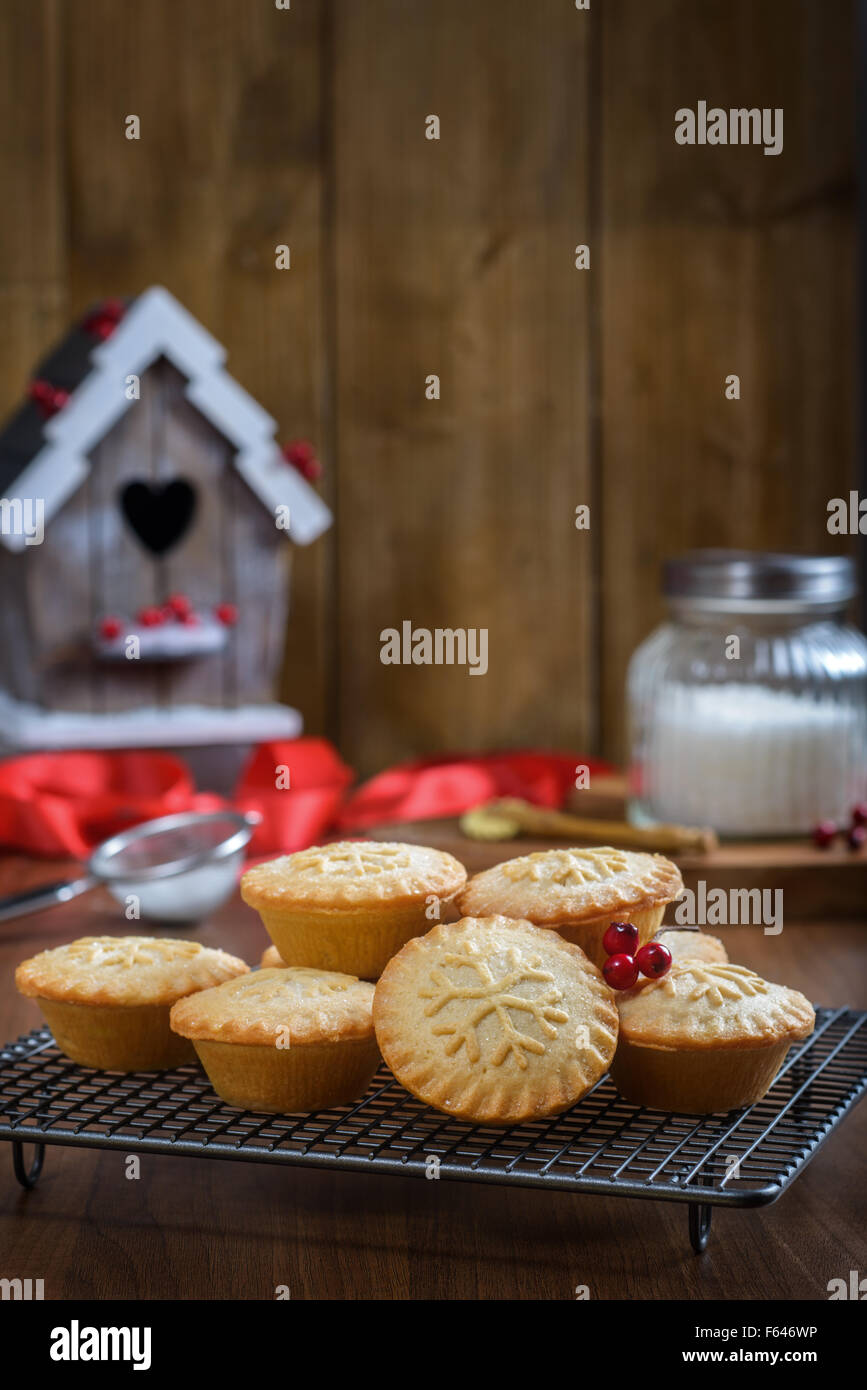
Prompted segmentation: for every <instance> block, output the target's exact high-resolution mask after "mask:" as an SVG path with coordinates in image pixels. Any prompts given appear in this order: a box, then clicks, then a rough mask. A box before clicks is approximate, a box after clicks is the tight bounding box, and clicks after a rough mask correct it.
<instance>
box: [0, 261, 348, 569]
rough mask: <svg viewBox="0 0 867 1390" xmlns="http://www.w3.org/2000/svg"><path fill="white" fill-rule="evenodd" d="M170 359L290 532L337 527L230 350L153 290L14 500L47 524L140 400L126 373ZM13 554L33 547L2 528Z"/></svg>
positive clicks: (2, 539)
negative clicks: (38, 504) (36, 508)
mask: <svg viewBox="0 0 867 1390" xmlns="http://www.w3.org/2000/svg"><path fill="white" fill-rule="evenodd" d="M158 357H166V358H168V360H169V361H170V362H172V363H173V365H174V366H175V367H177V369H178V371H180V372H182V373H183V375H184V376H185V377H187V378H188V385H187V389H186V396H187V399H188V400H189V401H190V403H191V404H192V405H193V406H195V408H196V410H198V411H199V413H200V414H201V415H203V416H204V417H205V418H206V419H207V420H209V421H210V423H211V424H212V425H213V426H214V428H215V429H216V430H218V431H219V432H220V434H222V435H223V436H224V437H225V438H226V439H228V441H229V442H230V443H231V444H232V445H234V447H235V449H236V451H237V452H236V459H235V462H236V465H237V468H238V471H239V473H240V474H241V476H242V477H243V478H244V479H245V481H246V482H247V483H248V485H249V486H250V488H251V489H252V490H253V492H255V494H256V496H257V497H258V498H259V499H260V501H261V502H262V503H263V505H264V506H266V507H267V508H268V509H269V510H270V511H271V512H272V513H273V512H275V510H276V508H277V507H278V506H281V505H288V507H289V526H288V531H287V535H288V536H289V538H290V539H291V540H293V541H295V542H296V544H298V545H309V544H310V542H311V541H314V540H315V539H316V538H317V536H320V535H322V533H323V531H327V529H328V527H329V526H330V525H331V519H332V518H331V513H330V511H329V510H328V507H327V506H326V505H325V503H324V502H323V501H322V498H321V497H320V496H319V494H318V493H317V492H316V491H315V490H314V489H313V488H312V487H310V486H309V484H308V483H307V482H306V481H305V480H304V478H302V477H301V475H300V473H298V471H297V470H296V469H294V468H292V466H291V465H290V464H287V463H286V462H285V461H284V460H283V458H282V455H281V454H280V452H279V450H278V449H277V446H276V444H275V442H274V433H275V431H276V429H277V425H276V422H275V421H274V420H273V419H272V418H271V416H270V415H269V414H268V412H267V411H265V410H263V409H262V407H261V406H260V405H259V404H258V403H257V402H256V401H255V400H254V399H253V397H252V396H251V395H250V394H249V393H248V392H247V391H245V390H244V388H243V387H242V386H240V385H239V384H238V382H237V381H235V379H234V377H231V376H230V375H229V373H228V372H226V371H225V370H224V368H223V363H224V362H225V359H226V353H225V351H224V349H223V348H222V347H221V346H220V344H219V343H218V342H217V340H216V339H215V338H212V337H211V335H210V333H208V332H207V331H206V330H205V329H204V328H202V326H201V324H200V323H198V322H197V320H196V319H194V318H193V316H192V314H190V313H189V312H188V311H187V310H186V309H185V308H184V307H183V305H182V304H179V303H178V301H177V300H176V299H175V297H174V295H171V294H169V292H168V290H165V289H162V288H161V287H160V286H158V285H157V286H154V287H153V288H151V289H149V290H145V291H144V293H143V294H140V295H139V297H138V298H137V299H136V300H134V301H133V303H132V304H131V305H130V308H129V309H128V311H127V313H126V314H125V316H124V317H123V319H122V320H121V322H120V323H119V325H118V327H117V328H116V329H115V331H114V333H113V334H112V336H111V337H110V338H108V339H107V340H106V341H105V342H104V343H101V344H100V345H99V346H98V347H96V348H94V350H93V352H92V353H91V356H90V360H91V363H92V364H93V368H92V371H91V372H90V375H89V376H87V377H85V379H84V381H82V383H81V385H80V386H79V387H78V388H77V389H76V391H75V392H74V393H73V396H72V399H71V400H70V402H69V404H68V405H67V406H65V407H64V409H63V410H61V411H59V412H58V414H57V415H55V416H53V417H52V419H51V420H49V421H48V422H47V423H46V426H45V430H44V433H45V438H46V443H45V444H44V445H43V447H42V448H41V449H40V451H39V453H38V454H37V455H36V456H35V458H33V459H32V460H31V462H30V463H29V464H28V465H27V467H26V468H25V469H24V470H23V471H22V473H21V474H20V475H19V477H18V479H17V481H16V483H15V486H14V494H12V495H14V496H15V497H18V498H21V499H22V501H23V500H34V501H35V500H36V499H40V500H41V501H42V502H43V504H44V518H45V522H46V523H48V522H49V521H50V520H51V518H52V517H53V516H54V514H55V513H56V512H57V511H59V509H60V508H61V507H62V506H63V504H64V502H65V501H66V499H67V498H68V497H70V496H71V495H72V493H73V492H74V491H75V490H76V488H77V487H79V486H80V484H81V483H82V482H83V481H84V479H85V478H86V477H87V474H88V473H89V471H90V461H89V459H88V457H87V455H88V454H89V453H90V452H91V451H92V450H93V449H94V448H95V447H96V445H97V444H99V443H100V441H101V440H102V439H104V438H105V436H106V435H107V434H108V432H109V430H110V429H111V428H112V426H113V425H115V424H116V423H117V421H118V420H119V419H120V418H121V416H122V415H123V414H124V412H125V411H126V410H128V409H129V407H130V406H131V405H133V404H134V403H135V402H134V401H131V400H127V398H126V394H125V380H126V377H128V376H130V375H132V374H135V375H136V376H141V375H142V374H143V373H144V372H145V371H146V370H147V368H148V367H149V366H150V365H151V363H153V362H154V361H156V359H157V358H158ZM0 543H2V544H3V545H5V546H6V548H7V549H8V550H12V551H19V550H23V549H24V548H25V545H24V538H23V537H22V536H15V535H6V534H3V533H2V532H0Z"/></svg>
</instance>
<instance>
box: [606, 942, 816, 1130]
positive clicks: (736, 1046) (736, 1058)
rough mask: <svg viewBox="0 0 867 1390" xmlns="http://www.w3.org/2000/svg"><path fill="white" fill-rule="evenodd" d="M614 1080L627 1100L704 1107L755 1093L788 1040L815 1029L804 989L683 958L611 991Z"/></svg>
mask: <svg viewBox="0 0 867 1390" xmlns="http://www.w3.org/2000/svg"><path fill="white" fill-rule="evenodd" d="M617 1007H618V1010H619V1012H620V1038H619V1041H618V1044H617V1052H616V1054H615V1057H614V1061H613V1063H612V1065H611V1078H612V1080H613V1081H614V1083H615V1085H616V1086H617V1089H618V1091H619V1092H620V1094H621V1095H622V1096H623V1097H624V1099H625V1100H628V1101H631V1102H632V1103H633V1104H634V1105H646V1106H649V1107H651V1108H652V1109H654V1110H674V1111H681V1112H685V1113H686V1114H698V1115H704V1114H709V1113H711V1112H712V1111H715V1110H735V1109H738V1108H739V1107H740V1106H743V1105H751V1104H752V1103H753V1102H754V1101H757V1100H760V1099H761V1097H762V1096H763V1095H764V1094H765V1092H766V1091H767V1089H768V1087H769V1086H770V1085H771V1082H772V1081H773V1079H774V1077H775V1076H776V1074H777V1072H778V1071H779V1069H780V1067H781V1066H782V1064H783V1059H784V1058H785V1056H786V1053H787V1052H788V1050H789V1048H790V1047H791V1045H792V1043H794V1042H797V1041H799V1040H800V1039H802V1038H807V1037H809V1036H810V1034H811V1033H812V1031H813V1027H814V1024H815V1014H814V1012H813V1007H812V1005H811V1004H810V1003H809V1002H808V1000H806V999H805V998H804V996H803V994H798V992H797V991H796V990H793V989H787V988H786V986H785V985H774V984H769V983H768V981H767V980H763V979H762V978H761V976H760V975H755V974H753V972H752V970H746V969H744V967H743V966H741V965H731V964H728V963H726V962H722V961H680V962H678V963H675V964H674V965H672V967H671V969H670V970H669V971H668V974H667V975H665V976H664V977H663V978H662V979H659V980H644V981H642V982H641V983H640V984H638V985H636V986H635V987H634V988H633V989H630V990H627V991H625V992H623V993H621V994H618V995H617Z"/></svg>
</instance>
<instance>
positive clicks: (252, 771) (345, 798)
mask: <svg viewBox="0 0 867 1390" xmlns="http://www.w3.org/2000/svg"><path fill="white" fill-rule="evenodd" d="M582 763H583V764H586V765H587V766H588V767H589V769H590V772H591V775H592V774H593V773H594V772H599V773H601V772H607V771H609V770H610V769H609V768H608V766H607V764H605V763H602V762H598V761H595V760H593V759H587V758H581V757H578V756H577V755H568V754H563V753H540V752H534V751H531V750H524V751H518V752H503V753H486V754H478V755H472V756H464V755H461V754H451V755H447V756H441V757H436V758H419V759H416V760H415V761H413V762H408V763H402V764H401V765H399V766H398V767H393V768H389V769H387V771H385V772H381V773H379V774H378V776H376V777H373V778H372V779H371V780H370V781H369V782H367V783H365V784H364V785H363V786H362V787H359V788H358V789H357V790H355V791H354V792H351V793H349V794H348V795H347V789H348V787H349V784H350V783H351V782H352V780H353V774H352V770H351V768H349V767H347V766H346V764H345V763H344V762H343V761H342V760H341V758H340V756H339V754H338V753H337V750H336V749H335V748H334V747H333V745H332V744H330V743H328V742H327V741H326V740H325V739H318V738H300V739H294V740H291V741H282V742H275V743H263V744H260V745H259V747H258V748H256V749H255V751H254V752H253V754H252V755H251V757H250V759H249V761H248V762H247V764H246V766H245V768H244V770H243V772H242V774H241V778H240V781H239V783H238V786H237V788H236V789H235V795H234V798H233V800H232V801H231V802H229V801H227V800H226V799H225V798H223V797H220V796H217V795H216V794H214V793H212V792H197V791H196V789H195V787H194V785H193V782H192V778H191V777H190V773H189V770H188V768H187V767H186V765H185V764H184V763H183V762H182V761H181V760H180V759H179V758H176V757H173V756H172V755H171V754H168V753H152V752H139V753H116V752H108V753H105V752H83V753H76V752H69V753H33V754H30V755H28V756H27V757H21V758H10V759H8V760H7V761H5V762H0V843H2V844H4V845H6V846H7V847H10V848H13V849H18V850H24V851H26V852H28V853H32V854H48V855H66V854H70V855H74V856H75V857H76V858H79V859H83V858H86V857H87V855H88V854H89V852H90V850H91V849H92V848H93V847H94V846H95V845H97V844H99V842H100V841H101V840H104V839H106V838H107V837H108V836H109V835H112V834H116V833H117V832H118V831H119V830H123V829H125V828H126V827H127V826H130V825H136V824H137V823H139V822H140V821H144V820H150V819H153V818H155V817H156V816H165V815H170V814H171V813H172V812H174V811H188V810H195V811H215V810H219V809H220V808H221V807H224V806H227V805H234V806H236V807H237V808H238V809H239V810H243V811H258V812H259V814H260V815H261V817H262V821H261V824H260V825H259V826H258V827H257V830H256V833H255V835H254V837H253V840H252V842H251V845H250V853H251V854H252V855H264V854H276V853H279V852H281V851H284V852H286V851H292V850H296V849H302V848H303V847H304V846H305V845H309V844H314V843H316V842H317V841H319V840H321V839H322V838H323V837H324V836H326V835H328V834H329V833H338V832H343V833H352V832H357V831H361V830H365V829H367V828H369V827H370V826H372V825H378V824H382V823H385V822H391V821H401V820H426V819H429V818H432V817H437V816H454V815H459V814H460V813H461V812H462V811H465V810H467V809H468V808H469V807H471V806H477V805H478V804H479V802H481V801H487V800H489V799H490V798H492V797H496V796H519V797H523V798H524V799H525V800H527V801H532V802H535V803H536V804H537V805H541V806H559V805H560V804H561V803H562V801H563V799H564V797H565V795H566V792H567V791H568V790H569V788H570V787H571V786H572V785H573V783H574V778H575V768H576V766H578V765H579V764H582ZM280 769H288V778H287V777H286V774H285V773H281V772H280ZM278 778H280V779H281V780H283V781H284V785H283V786H280V785H279V784H278ZM287 780H288V783H289V785H288V787H287V786H286V785H285V782H286V781H287Z"/></svg>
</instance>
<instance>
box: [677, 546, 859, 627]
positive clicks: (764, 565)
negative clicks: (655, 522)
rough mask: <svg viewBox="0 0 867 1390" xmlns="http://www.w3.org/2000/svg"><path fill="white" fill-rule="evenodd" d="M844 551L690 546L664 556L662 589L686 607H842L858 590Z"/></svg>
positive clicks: (853, 569) (764, 608)
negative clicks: (808, 552) (794, 551)
mask: <svg viewBox="0 0 867 1390" xmlns="http://www.w3.org/2000/svg"><path fill="white" fill-rule="evenodd" d="M857 590H858V584H857V580H856V577H855V565H854V563H853V561H852V559H851V557H850V556H848V555H782V554H776V553H774V552H773V551H770V550H710V549H709V550H691V551H688V552H687V553H686V554H685V555H680V556H677V557H676V558H674V559H672V560H667V561H666V562H665V566H664V568H663V580H662V592H663V594H664V595H665V597H666V598H667V599H670V600H671V601H672V602H673V603H674V604H676V605H681V604H682V605H683V606H684V607H689V608H702V609H714V608H728V609H750V610H752V611H754V612H755V611H760V610H763V611H765V612H769V611H776V612H780V611H789V612H791V611H796V610H798V609H811V608H841V607H843V605H844V604H846V603H848V601H849V599H851V598H852V596H853V595H854V594H855V593H857Z"/></svg>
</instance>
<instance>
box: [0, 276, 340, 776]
mask: <svg viewBox="0 0 867 1390" xmlns="http://www.w3.org/2000/svg"><path fill="white" fill-rule="evenodd" d="M225 356H226V354H225V352H224V350H223V348H222V347H221V346H220V344H219V343H217V342H216V341H215V340H214V339H213V338H212V337H211V336H210V334H209V333H207V332H206V331H205V329H204V328H203V327H202V326H201V325H200V324H199V323H197V322H196V320H195V319H194V318H193V317H192V316H191V315H190V314H189V313H188V312H187V311H186V309H184V308H183V307H182V306H181V305H180V304H179V303H178V301H177V300H176V299H174V298H173V296H172V295H171V294H169V293H168V292H167V291H166V290H164V289H161V288H153V289H149V290H147V291H145V293H143V294H141V295H140V296H139V297H138V298H136V299H135V300H133V301H132V302H131V303H129V304H123V303H121V302H119V301H109V302H108V303H106V304H104V305H102V306H100V308H99V309H97V310H96V311H95V312H94V313H92V314H91V315H89V316H88V318H86V319H85V320H84V322H83V323H81V324H79V325H78V326H77V327H76V328H74V329H73V330H72V332H70V334H69V335H68V336H67V337H66V338H65V339H64V341H63V342H62V343H60V344H59V345H58V346H57V348H56V349H55V350H54V352H52V353H51V354H50V355H49V357H48V358H47V359H46V360H45V361H44V362H42V363H41V365H40V367H39V369H38V373H37V376H38V379H37V380H36V381H35V382H34V384H33V386H32V387H31V391H30V398H29V399H28V401H27V403H26V404H25V405H24V406H23V407H22V408H21V409H20V410H19V411H18V413H17V414H16V415H15V416H14V418H13V419H12V420H11V421H10V422H9V423H8V425H7V426H6V428H5V430H4V431H3V432H2V433H0V591H2V595H3V598H2V604H0V731H2V732H0V738H2V741H3V744H4V746H5V750H6V751H9V750H11V749H16V750H25V749H37V748H61V747H62V748H98V747H103V748H105V747H147V746H168V747H172V746H189V745H195V744H221V743H235V744H243V743H249V742H256V741H259V740H262V739H268V738H278V737H292V736H294V735H296V734H297V733H298V732H300V726H301V720H300V716H299V715H298V713H297V711H295V710H293V709H290V708H288V707H287V706H285V705H281V704H278V703H276V702H275V698H274V695H275V685H276V681H277V678H278V676H279V670H280V665H281V659H282V654H283V641H284V634H285V631H286V621H287V614H288V600H289V568H288V555H289V551H290V550H291V543H295V544H298V545H307V544H309V543H310V542H311V541H313V540H315V539H316V538H317V536H319V535H321V534H322V532H323V531H325V530H326V529H327V528H328V526H329V525H330V523H331V515H330V513H329V511H328V508H327V507H326V506H325V504H324V503H323V502H322V500H321V499H320V497H319V496H318V494H317V493H316V492H315V491H314V489H313V488H312V487H311V486H310V484H309V482H308V481H307V480H306V479H305V477H303V476H302V473H301V472H300V471H299V468H298V467H295V466H292V464H291V462H288V461H287V458H286V457H285V456H284V453H282V452H281V450H280V448H279V446H278V444H277V443H276V442H275V438H274V433H275V429H276V425H275V422H274V420H272V419H271V417H270V416H269V415H268V414H267V413H266V412H265V411H264V410H263V409H262V408H261V407H260V406H259V405H258V404H257V403H256V402H255V401H254V400H253V399H252V398H251V397H250V396H249V395H248V394H247V392H246V391H244V390H243V389H242V388H241V387H240V386H239V385H238V383H237V382H236V381H234V380H233V379H232V378H231V377H230V376H229V375H228V373H227V372H226V371H225V369H224V365H223V364H224V361H225ZM306 459H307V455H305V454H304V451H303V449H302V450H300V454H299V457H297V458H296V460H295V462H296V463H297V464H299V465H300V466H302V467H303V465H304V463H305V460H306Z"/></svg>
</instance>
